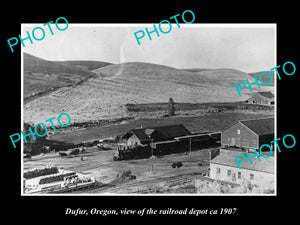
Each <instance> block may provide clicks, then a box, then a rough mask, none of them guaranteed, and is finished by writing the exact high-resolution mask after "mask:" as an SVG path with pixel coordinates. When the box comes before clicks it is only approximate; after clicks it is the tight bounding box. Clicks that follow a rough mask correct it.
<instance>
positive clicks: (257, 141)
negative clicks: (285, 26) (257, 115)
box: [221, 117, 274, 150]
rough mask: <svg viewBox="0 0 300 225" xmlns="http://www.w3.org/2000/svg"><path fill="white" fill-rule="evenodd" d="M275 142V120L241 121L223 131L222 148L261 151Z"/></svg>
mask: <svg viewBox="0 0 300 225" xmlns="http://www.w3.org/2000/svg"><path fill="white" fill-rule="evenodd" d="M273 140H274V118H273V117H271V118H261V119H250V120H240V121H238V122H236V123H234V124H232V125H231V126H229V127H227V128H225V129H224V130H222V133H221V145H222V147H225V148H226V147H238V148H241V149H244V150H253V149H259V147H260V146H261V145H263V144H270V142H271V141H273Z"/></svg>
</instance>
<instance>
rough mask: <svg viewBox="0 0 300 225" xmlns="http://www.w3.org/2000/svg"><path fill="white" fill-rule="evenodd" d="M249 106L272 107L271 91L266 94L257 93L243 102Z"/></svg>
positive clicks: (272, 97) (273, 101)
mask: <svg viewBox="0 0 300 225" xmlns="http://www.w3.org/2000/svg"><path fill="white" fill-rule="evenodd" d="M245 102H246V103H249V104H259V105H274V103H275V100H274V95H273V93H272V92H271V91H268V92H257V93H255V94H254V95H253V96H252V97H251V98H249V99H248V100H246V101H245Z"/></svg>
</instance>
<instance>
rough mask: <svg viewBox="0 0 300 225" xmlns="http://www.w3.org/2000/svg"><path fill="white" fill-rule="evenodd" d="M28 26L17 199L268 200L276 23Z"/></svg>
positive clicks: (272, 189) (272, 171)
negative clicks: (212, 197)
mask: <svg viewBox="0 0 300 225" xmlns="http://www.w3.org/2000/svg"><path fill="white" fill-rule="evenodd" d="M36 27H43V30H44V31H42V29H40V28H39V29H36ZM48 28H49V29H48ZM58 29H60V30H58ZM28 30H29V31H32V30H34V33H32V35H34V37H35V38H36V39H41V38H42V37H43V36H45V38H44V39H43V40H42V41H40V42H34V43H33V44H30V43H29V41H28V40H27V42H26V41H24V44H25V45H26V46H25V47H23V48H22V53H21V62H22V71H21V72H22V125H23V129H22V130H23V133H24V134H25V137H24V135H23V136H22V139H24V141H23V142H22V143H21V144H22V149H23V150H22V152H21V154H22V174H21V176H22V177H21V181H22V182H21V190H22V195H129V196H130V195H276V151H275V144H274V143H272V141H273V140H275V139H276V129H275V127H276V122H275V121H276V100H275V99H276V75H275V71H274V69H273V70H271V69H272V68H274V67H276V65H277V64H276V24H193V23H190V24H186V23H184V22H181V23H180V24H179V25H178V24H176V23H167V22H165V23H162V24H159V26H158V25H153V24H72V23H66V22H65V21H64V20H61V21H60V23H59V24H54V23H53V24H50V25H49V27H46V26H43V24H22V36H23V37H24V36H26V31H28ZM166 31H169V32H168V33H167V32H166ZM51 32H52V33H53V34H52V35H51ZM286 68H287V70H288V69H289V70H290V69H291V68H292V67H291V65H286ZM264 71H265V73H263V72H264ZM274 75H275V78H274ZM26 134H27V135H26ZM25 139H26V141H25ZM26 142H27V143H26ZM271 143H272V144H271ZM262 145H265V146H264V147H263V148H262V149H260V146H262ZM259 154H262V155H259Z"/></svg>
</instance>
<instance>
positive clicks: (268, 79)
mask: <svg viewBox="0 0 300 225" xmlns="http://www.w3.org/2000/svg"><path fill="white" fill-rule="evenodd" d="M262 72H263V71H260V72H255V73H248V74H249V75H250V76H251V77H254V76H256V78H257V79H258V80H259V75H260V74H261V73H262ZM268 72H270V73H271V74H272V76H273V80H272V83H271V84H269V85H270V86H274V85H275V79H276V77H274V75H275V72H274V71H268ZM262 81H263V82H264V83H266V84H267V83H269V82H270V77H269V76H268V75H267V74H266V75H263V76H262Z"/></svg>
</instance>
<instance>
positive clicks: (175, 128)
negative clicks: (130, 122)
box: [121, 124, 191, 146]
mask: <svg viewBox="0 0 300 225" xmlns="http://www.w3.org/2000/svg"><path fill="white" fill-rule="evenodd" d="M186 135H191V133H190V131H189V130H188V129H186V127H185V126H183V125H182V124H175V125H167V126H159V127H151V128H139V129H132V130H130V131H128V132H127V133H126V134H125V135H123V136H122V137H121V139H123V140H124V139H125V140H126V141H127V146H136V145H146V144H149V143H150V142H151V141H152V142H161V141H169V140H174V138H176V137H182V136H186Z"/></svg>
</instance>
